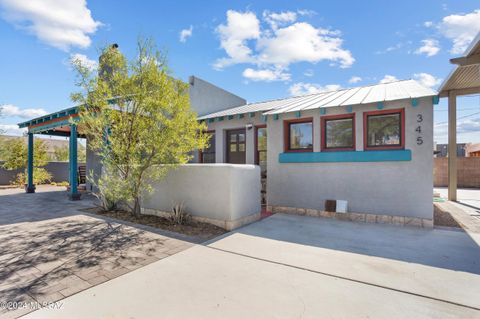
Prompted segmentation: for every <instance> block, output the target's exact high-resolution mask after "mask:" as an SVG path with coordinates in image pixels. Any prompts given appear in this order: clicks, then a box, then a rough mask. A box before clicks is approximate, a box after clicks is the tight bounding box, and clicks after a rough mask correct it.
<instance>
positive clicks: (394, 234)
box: [26, 214, 480, 319]
mask: <svg viewBox="0 0 480 319" xmlns="http://www.w3.org/2000/svg"><path fill="white" fill-rule="evenodd" d="M479 296H480V250H479V247H478V245H477V244H476V243H475V242H473V241H472V240H471V239H470V238H469V236H468V235H467V234H465V233H464V232H462V231H451V230H444V229H433V230H427V229H416V228H407V227H404V228H402V227H395V226H388V225H377V224H373V225H372V224H356V223H350V222H343V221H336V220H326V219H319V218H312V217H306V216H289V215H282V214H277V215H274V216H272V217H270V218H267V219H264V220H262V221H260V222H257V223H255V224H252V225H249V226H247V227H244V228H242V229H240V230H238V231H236V232H232V233H228V234H226V235H224V236H222V237H221V238H218V239H216V240H214V241H212V242H210V243H207V244H205V245H195V246H193V247H191V248H189V249H187V250H184V251H182V252H180V253H178V254H176V255H173V256H171V257H168V258H164V259H162V260H159V261H157V262H154V263H152V264H150V265H148V266H145V267H143V268H141V269H138V270H136V271H133V272H130V273H128V274H126V275H124V276H122V277H120V278H116V279H114V280H111V281H109V282H106V283H104V284H101V285H99V286H96V287H93V288H91V289H88V290H85V291H83V292H81V293H79V294H76V295H74V296H72V297H69V298H66V299H64V300H63V301H62V307H61V309H55V310H54V309H42V310H40V311H36V312H33V313H31V314H29V315H28V316H27V317H26V318H159V317H161V318H258V317H261V318H409V319H410V318H479V317H480V298H478V297H479Z"/></svg>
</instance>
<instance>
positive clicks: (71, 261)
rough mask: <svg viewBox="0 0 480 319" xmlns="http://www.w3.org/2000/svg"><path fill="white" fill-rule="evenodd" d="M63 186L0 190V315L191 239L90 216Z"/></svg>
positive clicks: (112, 274) (29, 307) (88, 202)
mask: <svg viewBox="0 0 480 319" xmlns="http://www.w3.org/2000/svg"><path fill="white" fill-rule="evenodd" d="M92 206H93V199H92V198H88V197H87V198H85V199H83V200H81V201H76V202H72V201H69V200H68V199H67V193H66V192H65V190H64V188H63V189H62V188H54V187H39V188H38V192H37V193H36V194H25V193H24V191H23V190H20V189H9V190H0V243H1V245H0V318H16V317H18V316H20V315H22V314H25V313H28V312H30V311H33V310H35V309H36V308H37V307H39V306H41V305H43V304H45V303H53V302H56V301H58V300H61V299H64V298H65V297H68V296H71V295H73V294H75V293H77V292H79V291H82V290H84V289H88V288H91V287H93V286H95V285H98V284H100V283H102V282H106V281H108V280H110V279H112V278H116V277H118V276H121V275H123V274H125V273H128V272H130V271H132V270H134V269H137V268H140V267H143V266H144V265H147V264H149V263H151V262H154V261H157V260H159V259H162V258H165V257H168V256H170V255H173V254H175V253H177V252H179V251H181V250H184V249H185V248H187V247H190V246H191V244H190V243H188V242H185V241H183V240H178V239H176V238H172V237H170V236H163V235H161V234H157V233H152V232H149V231H146V230H144V229H139V228H137V227H132V226H129V225H126V224H120V223H118V222H115V221H113V220H110V219H101V218H97V217H95V216H94V215H90V214H86V213H85V212H83V211H79V209H82V208H87V207H92Z"/></svg>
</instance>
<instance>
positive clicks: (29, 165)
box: [27, 133, 33, 189]
mask: <svg viewBox="0 0 480 319" xmlns="http://www.w3.org/2000/svg"><path fill="white" fill-rule="evenodd" d="M27 188H28V189H33V133H28V162H27Z"/></svg>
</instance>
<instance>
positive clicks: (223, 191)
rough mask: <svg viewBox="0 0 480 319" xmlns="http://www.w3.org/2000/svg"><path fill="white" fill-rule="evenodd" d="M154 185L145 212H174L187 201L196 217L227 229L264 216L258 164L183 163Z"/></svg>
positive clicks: (188, 209)
mask: <svg viewBox="0 0 480 319" xmlns="http://www.w3.org/2000/svg"><path fill="white" fill-rule="evenodd" d="M153 187H154V193H153V194H151V195H150V196H149V197H148V198H147V199H145V200H144V202H143V204H142V209H143V213H147V214H156V213H161V212H171V210H172V207H173V206H174V204H175V203H182V202H183V203H184V204H185V206H186V211H187V212H188V213H190V214H191V215H192V216H193V217H194V218H195V219H197V220H201V221H206V222H210V223H212V224H215V225H217V226H220V227H222V228H225V229H233V228H237V227H239V226H242V225H244V224H247V223H249V222H252V221H255V220H257V219H258V218H260V211H261V207H260V168H259V167H258V166H255V165H233V164H187V165H182V166H179V167H178V168H177V169H175V170H173V171H171V172H169V173H168V175H167V176H166V177H165V179H163V180H162V181H160V182H158V183H156V184H154V186H153Z"/></svg>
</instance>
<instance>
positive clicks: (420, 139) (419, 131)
mask: <svg viewBox="0 0 480 319" xmlns="http://www.w3.org/2000/svg"><path fill="white" fill-rule="evenodd" d="M422 122H423V116H422V114H417V128H416V129H415V132H417V145H422V144H423V137H422V136H421V134H422Z"/></svg>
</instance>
